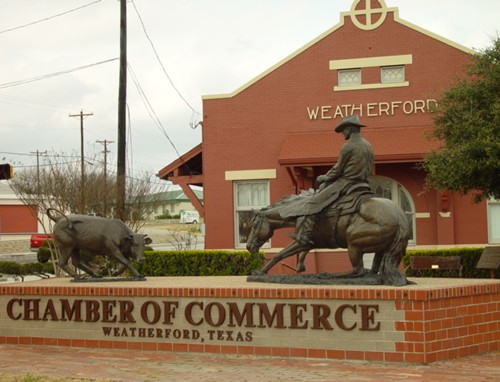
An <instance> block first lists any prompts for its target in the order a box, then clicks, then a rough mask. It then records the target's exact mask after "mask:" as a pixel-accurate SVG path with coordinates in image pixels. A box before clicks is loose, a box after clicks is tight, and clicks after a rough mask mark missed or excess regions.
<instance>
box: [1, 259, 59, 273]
mask: <svg viewBox="0 0 500 382" xmlns="http://www.w3.org/2000/svg"><path fill="white" fill-rule="evenodd" d="M36 273H50V274H54V267H53V266H52V264H51V263H46V264H41V263H27V264H20V263H16V262H14V261H0V274H6V275H15V276H26V275H32V274H36Z"/></svg>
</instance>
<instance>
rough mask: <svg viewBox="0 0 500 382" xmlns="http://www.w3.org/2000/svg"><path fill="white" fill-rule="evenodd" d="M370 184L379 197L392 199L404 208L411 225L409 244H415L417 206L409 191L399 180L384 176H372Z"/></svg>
mask: <svg viewBox="0 0 500 382" xmlns="http://www.w3.org/2000/svg"><path fill="white" fill-rule="evenodd" d="M370 184H371V186H372V188H373V190H374V191H375V193H376V194H377V196H378V197H381V198H386V199H391V200H392V201H393V202H394V203H396V204H398V205H399V206H400V207H401V208H402V209H403V211H404V212H405V214H406V217H407V218H408V224H409V227H410V240H409V244H413V245H415V243H416V240H415V206H414V204H413V200H412V198H411V196H410V194H409V192H408V191H406V189H405V188H404V187H403V186H402V185H401V184H399V183H398V182H396V181H394V180H392V179H390V178H386V177H383V176H373V177H371V178H370Z"/></svg>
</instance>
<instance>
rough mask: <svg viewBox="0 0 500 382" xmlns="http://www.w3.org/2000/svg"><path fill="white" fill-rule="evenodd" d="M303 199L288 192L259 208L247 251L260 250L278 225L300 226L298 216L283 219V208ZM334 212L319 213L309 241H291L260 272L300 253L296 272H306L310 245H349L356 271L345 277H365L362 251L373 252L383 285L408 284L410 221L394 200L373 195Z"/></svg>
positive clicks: (374, 273) (351, 259)
mask: <svg viewBox="0 0 500 382" xmlns="http://www.w3.org/2000/svg"><path fill="white" fill-rule="evenodd" d="M298 198H300V196H288V197H285V198H283V199H282V200H280V201H279V202H277V203H275V204H272V205H270V206H268V207H265V208H263V209H261V210H258V211H254V216H253V218H252V223H251V230H250V234H249V236H248V240H247V249H248V251H249V252H250V253H257V252H258V251H259V249H260V248H261V247H262V245H264V243H266V242H267V241H268V240H269V239H270V238H271V237H272V236H273V233H274V231H275V230H276V229H280V228H285V227H295V226H296V223H297V218H288V219H283V218H282V217H281V215H280V209H281V208H282V207H283V206H284V205H286V204H287V203H293V202H294V201H295V200H296V199H298ZM330 208H331V207H330ZM330 212H331V211H329V209H327V210H326V211H323V212H322V213H321V214H320V216H319V220H318V222H317V225H316V229H315V231H314V232H313V240H312V242H311V243H310V244H308V245H305V244H300V243H298V242H297V241H293V242H291V243H290V244H289V245H288V246H286V247H285V248H284V249H282V250H281V251H280V252H278V253H277V254H276V255H274V257H273V258H272V259H271V260H270V261H269V263H268V264H266V265H265V266H264V267H263V268H262V269H261V270H259V271H258V272H257V274H265V273H267V272H268V271H269V270H270V269H271V268H272V267H273V266H275V265H276V264H277V263H278V262H280V261H281V260H283V259H286V258H287V257H289V256H292V255H294V254H298V253H300V258H299V263H298V265H297V271H298V272H303V271H304V270H305V267H304V259H305V256H306V254H307V253H308V252H309V251H310V250H311V249H313V248H331V249H334V248H347V253H348V255H349V259H350V261H351V264H352V268H353V270H352V272H349V273H347V274H343V275H341V277H361V276H363V275H365V273H366V271H365V269H364V266H363V254H365V253H373V252H374V253H375V257H374V259H373V266H372V269H371V271H370V272H369V273H370V274H373V275H378V277H379V278H380V281H381V283H382V284H389V285H395V286H402V285H407V283H408V282H407V280H406V277H405V275H404V273H402V272H400V271H399V269H398V267H399V264H400V263H401V260H402V258H403V256H404V255H405V252H406V246H407V244H408V238H409V229H408V220H407V218H406V216H405V214H404V212H403V210H402V209H401V208H400V207H399V206H398V205H396V204H395V203H394V202H393V201H391V200H389V199H384V198H377V197H371V198H368V199H366V200H365V201H363V202H362V203H361V204H360V207H359V209H358V210H357V211H356V212H353V213H349V214H345V215H343V214H342V213H340V215H339V214H338V213H337V214H335V211H333V212H334V213H330ZM336 215H337V216H336ZM338 215H339V216H338Z"/></svg>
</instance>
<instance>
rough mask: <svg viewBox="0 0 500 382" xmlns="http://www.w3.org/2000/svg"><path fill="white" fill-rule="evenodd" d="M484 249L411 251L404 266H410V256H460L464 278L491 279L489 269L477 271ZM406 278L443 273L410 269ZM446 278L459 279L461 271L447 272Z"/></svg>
mask: <svg viewBox="0 0 500 382" xmlns="http://www.w3.org/2000/svg"><path fill="white" fill-rule="evenodd" d="M483 250H484V248H451V249H433V250H409V251H406V255H405V256H404V257H403V261H402V262H403V266H404V267H405V269H406V268H407V267H408V266H409V265H410V256H460V257H461V264H462V277H463V278H468V279H484V278H490V277H491V275H490V271H489V270H488V269H476V265H477V262H478V261H479V258H480V257H481V254H482V253H483ZM406 276H410V277H412V276H422V277H442V276H443V272H441V271H436V270H431V269H430V270H417V271H416V270H413V269H411V268H408V269H407V270H406ZM446 277H459V271H458V269H456V270H450V271H446ZM495 277H496V278H499V277H500V271H499V270H497V271H496V272H495Z"/></svg>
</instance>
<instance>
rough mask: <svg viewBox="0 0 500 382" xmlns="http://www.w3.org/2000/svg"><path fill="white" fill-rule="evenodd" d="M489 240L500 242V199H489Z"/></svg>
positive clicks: (493, 242) (495, 242)
mask: <svg viewBox="0 0 500 382" xmlns="http://www.w3.org/2000/svg"><path fill="white" fill-rule="evenodd" d="M488 242H489V243H490V244H498V243H500V200H496V199H490V200H489V201H488Z"/></svg>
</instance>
